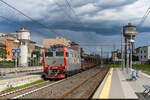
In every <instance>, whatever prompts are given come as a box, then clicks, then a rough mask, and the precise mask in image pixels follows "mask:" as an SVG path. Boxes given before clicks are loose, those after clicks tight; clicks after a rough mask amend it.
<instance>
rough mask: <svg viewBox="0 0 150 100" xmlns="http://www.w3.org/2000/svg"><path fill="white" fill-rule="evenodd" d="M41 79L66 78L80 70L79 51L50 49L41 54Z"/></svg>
mask: <svg viewBox="0 0 150 100" xmlns="http://www.w3.org/2000/svg"><path fill="white" fill-rule="evenodd" d="M43 69H44V73H43V74H42V78H44V79H54V78H66V77H67V76H70V75H72V74H75V73H78V72H79V71H80V70H81V58H80V51H79V50H74V49H71V48H50V49H45V50H44V52H43Z"/></svg>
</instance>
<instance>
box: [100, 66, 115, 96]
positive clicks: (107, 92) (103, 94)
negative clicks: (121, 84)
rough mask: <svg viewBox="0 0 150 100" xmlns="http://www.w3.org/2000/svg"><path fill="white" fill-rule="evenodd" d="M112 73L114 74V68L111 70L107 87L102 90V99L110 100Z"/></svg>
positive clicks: (106, 83)
mask: <svg viewBox="0 0 150 100" xmlns="http://www.w3.org/2000/svg"><path fill="white" fill-rule="evenodd" d="M112 73H113V68H111V69H110V72H109V75H108V77H107V80H106V82H105V85H104V87H103V89H102V92H101V94H100V98H105V99H106V98H109V92H110V85H111V79H112Z"/></svg>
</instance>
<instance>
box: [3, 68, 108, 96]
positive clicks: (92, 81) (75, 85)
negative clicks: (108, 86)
mask: <svg viewBox="0 0 150 100" xmlns="http://www.w3.org/2000/svg"><path fill="white" fill-rule="evenodd" d="M106 73H107V69H106V68H99V67H97V68H92V69H90V70H87V71H84V72H81V73H78V74H76V75H73V76H71V77H68V78H66V79H62V80H60V81H55V82H54V81H51V82H50V81H45V82H43V83H40V84H36V85H34V86H30V87H27V88H24V89H20V90H17V91H14V92H12V93H10V94H9V93H5V94H1V95H0V99H1V98H2V99H3V98H11V99H17V98H21V99H26V98H60V99H62V98H89V97H90V96H91V95H92V93H93V92H94V90H95V89H96V86H97V85H98V84H99V83H100V82H101V81H102V80H103V78H104V76H105V74H106Z"/></svg>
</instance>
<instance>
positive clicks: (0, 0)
mask: <svg viewBox="0 0 150 100" xmlns="http://www.w3.org/2000/svg"><path fill="white" fill-rule="evenodd" d="M0 2H2V3H4V4H6V5H7V6H8V7H10V8H11V9H13V10H15V11H17V12H18V13H20V14H22V15H23V16H24V17H26V18H28V19H30V20H31V21H32V22H34V23H37V24H39V25H41V26H42V27H43V28H46V29H48V30H50V31H51V32H53V33H55V34H56V35H57V36H59V35H60V34H58V33H57V32H55V31H54V30H52V29H50V28H49V27H48V26H46V25H44V24H42V23H40V22H39V21H37V20H34V19H32V18H31V17H30V16H28V15H26V14H25V13H23V12H22V11H20V10H19V9H17V8H15V7H13V6H12V5H10V4H8V3H7V2H5V1H3V0H0Z"/></svg>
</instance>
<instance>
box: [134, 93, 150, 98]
mask: <svg viewBox="0 0 150 100" xmlns="http://www.w3.org/2000/svg"><path fill="white" fill-rule="evenodd" d="M135 94H136V95H137V96H138V98H139V100H150V95H145V93H143V92H136V93H135Z"/></svg>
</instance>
